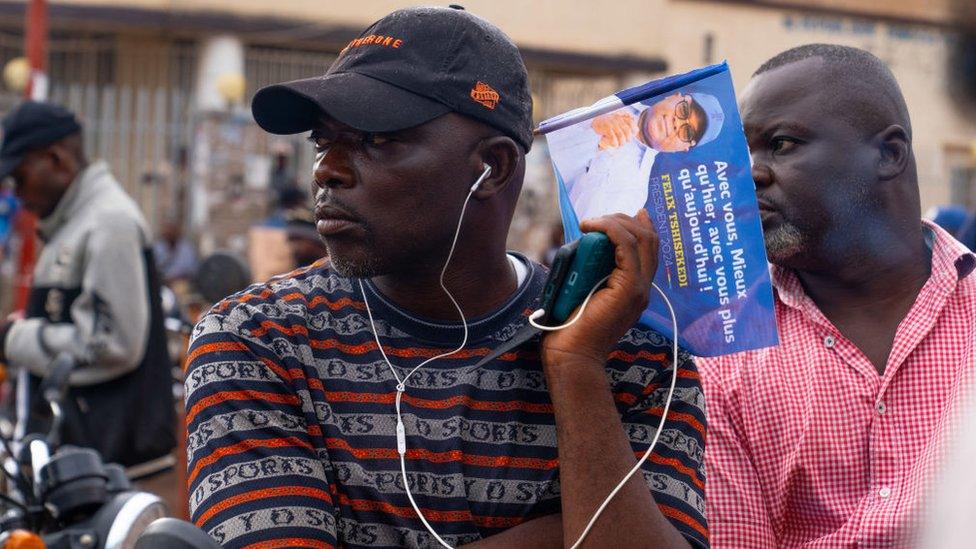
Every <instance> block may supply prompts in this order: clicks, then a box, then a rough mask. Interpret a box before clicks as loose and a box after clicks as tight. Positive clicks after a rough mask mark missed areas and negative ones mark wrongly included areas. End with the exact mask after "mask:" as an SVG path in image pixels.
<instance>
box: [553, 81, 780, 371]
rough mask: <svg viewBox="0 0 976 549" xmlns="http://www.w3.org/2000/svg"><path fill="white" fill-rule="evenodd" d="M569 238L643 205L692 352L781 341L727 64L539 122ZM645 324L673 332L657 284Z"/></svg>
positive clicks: (664, 285)
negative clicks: (583, 223) (595, 220)
mask: <svg viewBox="0 0 976 549" xmlns="http://www.w3.org/2000/svg"><path fill="white" fill-rule="evenodd" d="M539 131H540V132H541V133H543V134H545V135H546V137H547V140H548V144H549V154H550V156H551V157H552V162H553V166H554V168H555V173H556V178H557V182H558V185H559V206H560V211H561V213H562V220H563V229H564V232H565V236H566V239H567V241H569V240H573V239H576V238H579V237H580V235H581V233H580V230H579V220H581V219H586V218H590V217H598V216H601V215H605V214H610V213H617V212H621V213H625V214H628V215H634V214H636V213H637V211H638V210H640V209H641V208H646V209H647V212H648V213H649V214H650V215H651V219H652V221H653V222H654V225H655V227H656V228H657V232H658V235H659V236H660V240H661V246H660V255H659V264H658V270H657V274H656V276H655V280H654V282H655V283H656V284H657V285H658V286H659V287H660V288H661V289H662V290H663V291H664V293H665V294H666V295H667V296H668V298H669V300H670V301H671V303H672V305H673V306H674V310H675V314H676V316H677V320H678V334H677V337H678V343H679V345H681V346H682V347H683V348H685V349H687V350H688V351H689V352H691V353H692V354H695V355H698V356H719V355H725V354H730V353H735V352H739V351H746V350H750V349H758V348H762V347H769V346H773V345H776V344H777V343H778V341H779V338H778V334H777V331H776V317H775V314H774V311H773V294H772V284H771V282H770V277H769V265H768V262H767V260H766V250H765V246H764V245H763V233H762V225H761V223H760V218H759V208H758V205H757V203H756V194H755V183H754V182H753V180H752V170H751V166H750V161H749V149H748V146H747V144H746V139H745V134H744V132H743V130H742V121H741V119H740V117H739V111H738V108H737V106H736V101H735V91H734V90H733V87H732V78H731V75H730V73H729V68H728V65H727V63H720V64H718V65H711V66H707V67H703V68H700V69H697V70H694V71H691V72H688V73H684V74H679V75H674V76H670V77H667V78H662V79H659V80H654V81H652V82H648V83H646V84H643V85H641V86H636V87H633V88H629V89H626V90H623V91H621V92H618V93H616V94H614V95H611V96H609V97H607V98H604V99H602V100H600V101H598V102H597V103H595V104H593V105H591V106H589V107H584V108H581V109H577V110H574V111H570V112H568V113H565V114H563V115H560V116H557V117H554V118H551V119H549V120H546V121H545V122H543V123H542V124H540V126H539ZM641 322H642V323H644V324H646V325H648V326H650V327H651V328H653V329H654V330H656V331H657V332H659V333H661V334H663V335H665V336H667V337H670V336H671V333H672V324H671V315H670V313H669V312H668V309H667V306H666V305H665V303H664V302H663V300H661V299H660V298H659V297H657V296H656V292H654V293H652V295H651V303H650V305H649V306H648V308H647V310H645V311H644V313H643V315H642V316H641Z"/></svg>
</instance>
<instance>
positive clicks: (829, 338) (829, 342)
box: [824, 336, 834, 349]
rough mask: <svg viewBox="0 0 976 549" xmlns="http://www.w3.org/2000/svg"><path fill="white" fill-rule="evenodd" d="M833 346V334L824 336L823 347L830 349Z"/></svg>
mask: <svg viewBox="0 0 976 549" xmlns="http://www.w3.org/2000/svg"><path fill="white" fill-rule="evenodd" d="M833 346H834V336H827V337H825V338H824V347H826V348H828V349H830V348H832V347H833Z"/></svg>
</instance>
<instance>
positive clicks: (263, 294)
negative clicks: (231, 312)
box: [214, 288, 271, 313]
mask: <svg viewBox="0 0 976 549" xmlns="http://www.w3.org/2000/svg"><path fill="white" fill-rule="evenodd" d="M269 297H271V290H269V289H267V288H265V289H263V290H261V291H260V292H258V293H256V294H244V295H242V296H241V297H239V298H237V299H225V300H224V301H222V302H220V304H219V305H217V306H216V307H214V312H217V313H222V312H224V311H226V310H227V309H229V308H231V307H233V306H234V305H239V304H241V303H247V302H248V301H253V300H255V299H268V298H269Z"/></svg>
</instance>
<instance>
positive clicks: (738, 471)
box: [701, 357, 778, 547]
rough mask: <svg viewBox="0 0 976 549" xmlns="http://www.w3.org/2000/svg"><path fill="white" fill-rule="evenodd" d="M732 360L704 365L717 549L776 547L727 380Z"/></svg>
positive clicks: (711, 511)
mask: <svg viewBox="0 0 976 549" xmlns="http://www.w3.org/2000/svg"><path fill="white" fill-rule="evenodd" d="M730 360H733V359H732V357H722V358H717V359H702V365H701V370H702V380H703V382H704V385H705V403H706V407H707V409H708V441H707V446H708V452H706V454H705V472H706V474H707V476H708V484H707V485H706V497H707V499H706V502H707V510H708V518H709V520H708V522H709V527H710V533H711V536H712V540H713V542H714V544H715V546H716V547H744V546H749V547H775V546H777V545H778V543H777V542H776V535H775V533H774V532H773V527H772V524H771V522H770V520H769V513H768V511H767V508H766V505H765V503H764V501H765V500H764V498H763V493H762V487H761V486H760V484H759V477H758V475H757V474H756V469H755V467H754V466H753V463H752V459H751V457H750V455H751V454H750V452H749V451H748V449H747V446H746V445H745V444H744V443H743V437H742V436H741V432H742V430H741V417H742V415H741V413H740V412H739V409H738V407H737V406H735V405H734V401H733V399H732V395H731V394H730V391H729V389H728V388H729V387H730V386H732V383H733V382H732V381H731V380H728V379H726V378H724V377H723V375H722V374H723V372H724V371H725V368H724V367H723V365H724V366H728V365H730V363H729V361H730Z"/></svg>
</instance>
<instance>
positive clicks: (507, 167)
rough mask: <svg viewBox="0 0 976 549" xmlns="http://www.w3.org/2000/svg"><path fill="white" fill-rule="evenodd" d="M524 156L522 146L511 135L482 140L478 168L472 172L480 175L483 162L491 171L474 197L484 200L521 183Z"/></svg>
mask: <svg viewBox="0 0 976 549" xmlns="http://www.w3.org/2000/svg"><path fill="white" fill-rule="evenodd" d="M524 156H525V154H524V153H523V152H522V148H521V147H520V146H519V145H518V143H516V142H515V140H513V139H512V138H511V137H508V136H495V137H489V138H487V139H485V140H484V141H482V142H481V144H480V145H479V147H478V159H479V162H478V170H477V171H476V172H473V173H476V174H477V176H480V175H481V174H482V172H484V165H485V164H487V165H488V166H490V167H491V172H490V173H489V174H488V177H486V178H485V179H484V180H483V181H482V182H481V185H479V186H478V190H476V191H475V192H474V197H475V198H477V199H481V200H484V199H486V198H489V197H491V196H493V195H496V194H498V193H500V192H502V191H504V190H505V189H507V188H509V187H510V186H511V185H512V184H517V183H521V179H520V178H519V174H520V173H522V172H521V170H523V169H524V167H523V166H522V164H523V160H522V158H523V157H524ZM477 176H476V177H477Z"/></svg>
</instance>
